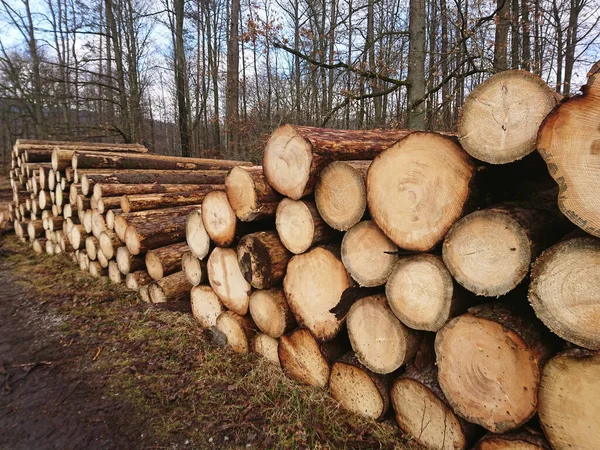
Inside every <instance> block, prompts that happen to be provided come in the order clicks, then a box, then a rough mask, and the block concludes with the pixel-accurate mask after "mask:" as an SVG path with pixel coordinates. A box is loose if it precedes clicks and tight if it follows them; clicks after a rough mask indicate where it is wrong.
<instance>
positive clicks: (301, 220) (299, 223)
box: [275, 198, 335, 255]
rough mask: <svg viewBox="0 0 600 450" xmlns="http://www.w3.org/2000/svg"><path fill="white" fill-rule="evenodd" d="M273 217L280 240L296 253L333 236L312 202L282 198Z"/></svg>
mask: <svg viewBox="0 0 600 450" xmlns="http://www.w3.org/2000/svg"><path fill="white" fill-rule="evenodd" d="M275 217H276V218H275V226H276V228H277V233H279V238H280V239H281V242H282V243H283V245H284V246H285V247H286V248H287V249H288V250H289V251H291V252H292V253H294V254H296V255H298V254H300V253H304V252H305V251H307V250H308V249H309V248H311V247H314V246H316V245H320V244H326V243H329V242H331V241H332V240H333V238H334V236H335V232H334V231H333V230H332V229H331V228H329V226H328V225H327V224H326V223H325V221H324V220H323V219H322V218H321V216H320V215H319V212H318V211H317V207H316V206H315V204H314V203H313V202H308V201H302V200H290V199H289V198H284V199H283V200H282V201H281V202H280V203H279V206H278V207H277V214H276V216H275Z"/></svg>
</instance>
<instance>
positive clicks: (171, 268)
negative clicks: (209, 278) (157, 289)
mask: <svg viewBox="0 0 600 450" xmlns="http://www.w3.org/2000/svg"><path fill="white" fill-rule="evenodd" d="M187 250H188V246H187V244H186V243H185V242H178V243H176V244H171V245H166V246H164V247H159V248H156V249H154V250H149V251H148V253H146V270H147V271H148V273H149V274H150V276H151V277H152V279H154V280H160V279H161V278H163V277H165V276H167V275H170V274H172V273H173V272H179V271H181V255H182V254H183V253H184V252H185V251H187ZM186 277H187V275H186Z"/></svg>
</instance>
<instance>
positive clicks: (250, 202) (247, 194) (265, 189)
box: [225, 166, 281, 222]
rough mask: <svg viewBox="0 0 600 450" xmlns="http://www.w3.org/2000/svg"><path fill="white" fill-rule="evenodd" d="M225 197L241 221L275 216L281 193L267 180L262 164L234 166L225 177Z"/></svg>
mask: <svg viewBox="0 0 600 450" xmlns="http://www.w3.org/2000/svg"><path fill="white" fill-rule="evenodd" d="M225 189H226V191H227V199H228V200H229V204H230V205H231V208H232V209H233V211H234V212H235V215H236V216H237V218H238V219H240V220H241V221H242V222H251V221H253V220H261V219H267V218H270V217H274V216H275V211H276V210H277V205H278V204H279V202H280V201H281V195H280V194H279V193H278V192H276V191H275V190H274V189H273V188H272V187H271V185H270V184H269V183H268V182H267V179H266V178H265V176H264V174H263V168H262V166H254V167H234V168H233V169H231V171H230V172H229V175H227V178H226V179H225Z"/></svg>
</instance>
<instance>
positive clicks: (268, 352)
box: [250, 333, 281, 367]
mask: <svg viewBox="0 0 600 450" xmlns="http://www.w3.org/2000/svg"><path fill="white" fill-rule="evenodd" d="M250 347H251V349H250V351H251V352H252V353H256V354H258V355H260V356H262V357H263V358H265V359H266V360H267V361H269V362H270V363H273V364H275V365H276V366H277V367H281V364H279V353H278V347H279V340H278V339H275V338H272V337H271V336H267V335H266V334H264V333H256V336H254V338H253V339H252V342H251V343H250Z"/></svg>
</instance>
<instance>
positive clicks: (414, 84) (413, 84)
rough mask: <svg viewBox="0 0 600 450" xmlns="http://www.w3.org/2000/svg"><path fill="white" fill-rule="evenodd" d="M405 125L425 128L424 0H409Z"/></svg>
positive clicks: (418, 128)
mask: <svg viewBox="0 0 600 450" xmlns="http://www.w3.org/2000/svg"><path fill="white" fill-rule="evenodd" d="M409 9H410V11H409V24H408V33H409V36H410V40H409V50H408V74H407V77H406V81H407V82H408V87H407V94H406V96H407V100H406V102H407V108H408V111H407V119H406V126H407V127H408V128H413V129H417V130H424V129H425V100H426V99H425V98H424V97H425V82H426V80H425V52H426V48H425V0H410V7H409Z"/></svg>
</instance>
